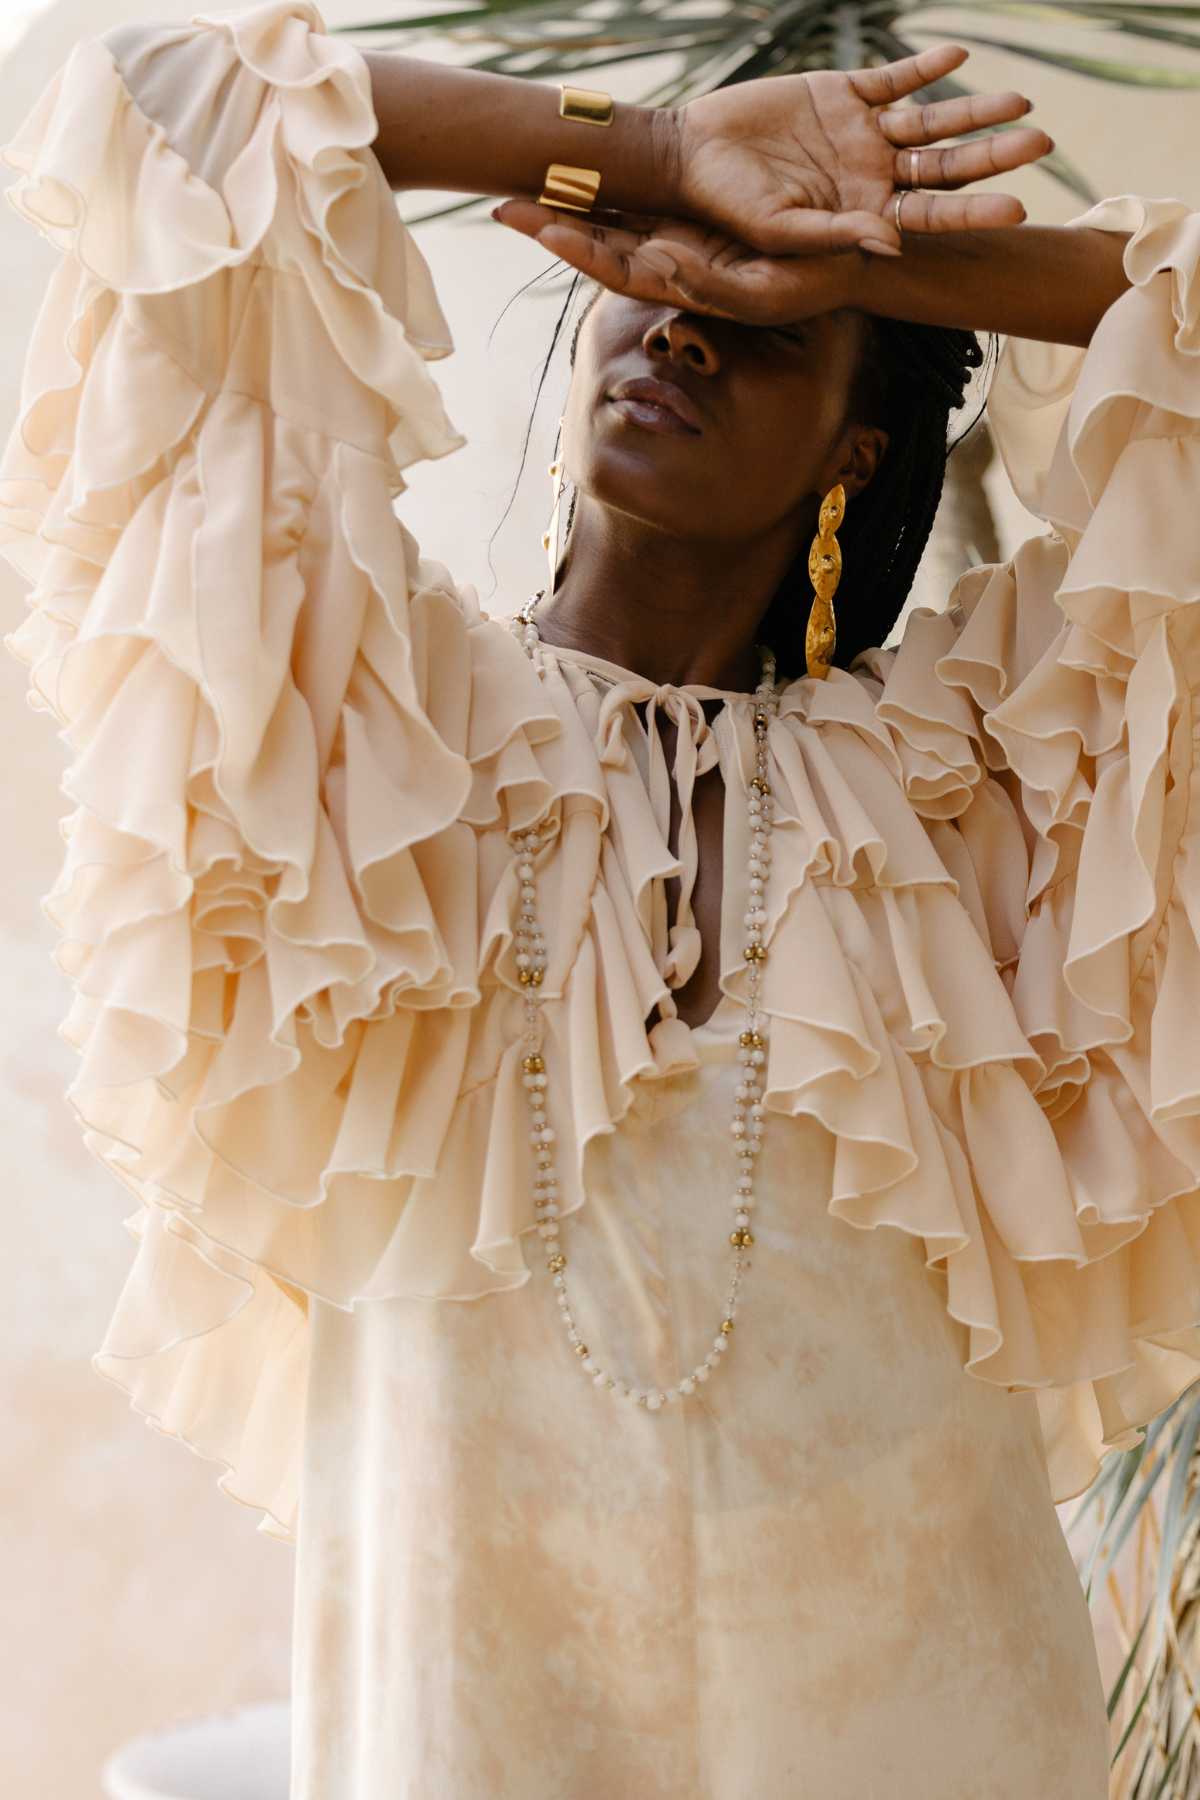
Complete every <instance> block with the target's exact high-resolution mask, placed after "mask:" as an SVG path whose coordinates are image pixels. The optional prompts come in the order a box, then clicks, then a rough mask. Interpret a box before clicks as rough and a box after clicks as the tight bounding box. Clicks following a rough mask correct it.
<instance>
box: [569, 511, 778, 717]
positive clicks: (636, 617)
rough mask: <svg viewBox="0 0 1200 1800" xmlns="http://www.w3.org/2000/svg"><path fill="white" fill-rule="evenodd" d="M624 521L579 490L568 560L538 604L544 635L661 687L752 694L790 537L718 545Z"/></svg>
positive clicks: (762, 536) (766, 534) (765, 535)
mask: <svg viewBox="0 0 1200 1800" xmlns="http://www.w3.org/2000/svg"><path fill="white" fill-rule="evenodd" d="M614 523H616V524H617V527H618V528H616V529H614ZM630 524H631V521H630V520H628V519H627V518H625V517H621V518H620V520H619V522H617V521H614V516H613V515H612V514H611V513H608V512H607V511H606V510H605V509H602V508H600V507H597V506H595V505H594V504H592V503H590V502H588V501H587V498H586V496H583V495H581V496H580V504H579V506H578V507H577V509H576V516H575V520H574V523H573V525H572V528H571V544H570V552H569V555H568V558H567V560H566V562H565V564H564V565H563V566H562V568H561V569H560V571H559V577H558V582H557V585H556V587H555V590H554V593H553V595H552V596H551V595H548V596H547V597H546V599H545V600H543V601H542V603H541V605H540V606H539V607H538V611H537V623H538V631H539V633H540V635H541V636H542V638H543V639H544V640H545V642H546V643H549V644H559V645H562V646H563V647H564V648H568V649H573V650H583V651H586V652H587V654H588V655H591V656H600V657H603V658H604V659H605V660H606V661H608V662H612V663H616V664H617V665H618V667H620V668H623V669H632V670H633V671H634V672H635V673H636V674H638V675H643V676H645V678H646V679H647V680H648V681H653V682H656V683H659V684H663V685H670V686H674V687H686V686H690V685H693V684H700V685H703V686H706V687H714V688H724V689H728V690H730V691H732V692H736V693H749V692H750V691H751V690H752V689H753V688H754V687H755V685H756V684H757V682H758V680H759V676H760V672H761V671H760V661H759V655H758V651H757V649H756V644H757V642H758V632H759V627H760V623H761V620H762V616H763V614H764V613H765V611H766V609H767V607H768V605H769V604H770V601H771V598H772V596H773V595H774V593H775V591H776V589H777V588H778V586H779V583H780V582H781V581H782V579H783V577H784V574H785V573H786V571H787V568H788V566H789V564H790V562H791V561H792V559H793V557H794V556H795V554H796V548H797V545H796V542H795V540H794V537H791V536H789V537H788V538H784V537H783V535H782V533H780V534H775V533H769V532H762V533H759V534H757V535H756V537H755V539H754V540H753V541H750V542H746V541H742V542H738V543H716V544H714V543H712V542H705V541H696V540H689V539H683V538H678V537H673V536H669V535H668V534H667V533H666V532H664V531H661V530H654V529H651V528H649V527H641V526H639V527H638V528H636V529H633V530H631V529H630Z"/></svg>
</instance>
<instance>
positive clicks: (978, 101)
mask: <svg viewBox="0 0 1200 1800" xmlns="http://www.w3.org/2000/svg"><path fill="white" fill-rule="evenodd" d="M1032 109H1033V101H1032V100H1030V99H1027V98H1026V96H1025V95H1024V94H1017V93H1007V94H964V95H963V96H962V97H961V98H960V99H957V100H931V101H930V102H929V104H928V105H927V106H897V107H896V108H895V110H894V111H888V112H881V113H879V114H877V115H876V119H875V123H876V124H877V125H878V127H879V129H880V131H882V133H883V135H884V137H885V138H886V139H887V140H888V142H889V144H895V145H896V147H897V148H898V149H899V148H901V147H903V146H907V145H909V144H936V143H937V141H938V139H939V138H948V137H961V136H962V135H963V133H964V132H967V131H981V130H983V129H984V128H985V127H986V126H988V125H1008V124H1011V123H1012V121H1013V120H1014V119H1022V118H1024V116H1025V114H1026V113H1027V112H1031V111H1032Z"/></svg>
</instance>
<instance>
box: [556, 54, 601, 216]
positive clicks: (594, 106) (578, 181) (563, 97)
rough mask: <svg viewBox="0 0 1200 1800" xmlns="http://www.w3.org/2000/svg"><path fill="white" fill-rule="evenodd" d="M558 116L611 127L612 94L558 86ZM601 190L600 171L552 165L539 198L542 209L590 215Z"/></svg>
mask: <svg viewBox="0 0 1200 1800" xmlns="http://www.w3.org/2000/svg"><path fill="white" fill-rule="evenodd" d="M558 110H559V114H560V116H561V117H562V118H564V119H572V120H574V121H575V122H576V123H577V124H580V125H611V124H612V122H613V111H614V108H613V101H612V95H611V94H604V93H601V92H600V90H599V89H597V88H578V87H564V86H562V85H561V84H560V87H559V96H558ZM599 191H600V171H599V169H580V168H576V167H575V165H574V164H573V163H551V164H550V167H549V168H548V169H547V170H546V174H545V179H544V180H543V182H542V191H541V193H540V194H539V195H538V204H539V205H541V206H557V207H560V208H561V209H562V210H563V211H564V212H583V213H585V212H591V210H592V208H593V206H595V204H596V195H597V194H598V193H599Z"/></svg>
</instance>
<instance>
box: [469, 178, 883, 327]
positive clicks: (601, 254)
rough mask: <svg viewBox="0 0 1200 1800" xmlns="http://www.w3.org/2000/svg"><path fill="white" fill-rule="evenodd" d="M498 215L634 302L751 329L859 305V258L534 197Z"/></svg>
mask: <svg viewBox="0 0 1200 1800" xmlns="http://www.w3.org/2000/svg"><path fill="white" fill-rule="evenodd" d="M492 217H493V218H494V219H498V220H499V222H500V223H501V224H502V225H507V226H508V227H509V228H510V229H511V230H513V231H519V232H520V233H521V234H522V235H523V236H525V237H531V238H534V239H535V240H536V241H537V242H538V243H540V244H541V245H542V246H543V248H544V249H546V250H549V251H550V252H551V254H552V255H554V256H557V257H560V258H561V259H562V261H563V262H566V263H570V265H571V267H572V268H575V269H579V270H580V271H581V272H582V273H583V274H585V275H590V276H591V277H592V279H593V280H594V281H598V282H599V283H600V284H601V286H602V287H606V288H611V289H612V291H613V292H614V293H617V294H628V295H629V296H630V298H631V299H634V300H654V301H665V302H666V303H668V304H669V305H672V306H679V307H683V308H684V309H685V310H686V311H688V312H700V313H711V314H714V315H715V316H717V317H719V318H726V319H737V320H740V321H741V322H742V323H744V324H749V325H765V326H783V325H788V324H794V323H796V322H797V321H798V320H801V319H808V318H812V317H813V315H814V314H816V313H821V312H832V311H833V310H834V309H835V308H837V307H839V306H851V305H854V304H855V288H856V277H857V276H858V274H859V272H860V269H861V264H860V261H859V258H858V257H857V256H853V255H847V254H846V253H845V252H844V251H839V252H833V253H831V254H829V255H826V256H764V255H763V254H762V253H761V252H760V251H758V250H752V249H751V248H750V247H749V245H747V244H742V243H739V242H738V240H737V239H736V238H731V237H728V236H726V234H725V233H724V232H720V231H713V230H710V229H709V228H708V227H707V226H704V225H689V224H684V223H682V222H680V221H679V220H677V219H643V220H634V219H632V218H630V217H629V216H628V215H626V216H625V217H623V218H621V219H620V220H619V222H617V221H614V222H613V223H605V222H602V221H601V219H600V218H599V217H598V216H597V215H594V214H582V213H572V212H556V211H554V210H553V209H552V208H550V207H546V206H542V205H541V204H540V203H539V202H537V201H534V200H505V201H504V202H503V203H502V204H501V205H500V206H498V207H496V208H495V210H494V212H493V214H492Z"/></svg>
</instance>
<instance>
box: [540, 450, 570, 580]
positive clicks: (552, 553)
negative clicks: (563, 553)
mask: <svg viewBox="0 0 1200 1800" xmlns="http://www.w3.org/2000/svg"><path fill="white" fill-rule="evenodd" d="M562 436H563V421H562V420H561V419H560V420H559V421H558V435H557V436H556V438H555V440H554V461H553V462H552V463H551V464H550V467H549V475H550V479H551V481H552V482H553V483H554V504H553V506H552V508H551V511H550V523H549V525H548V526H547V527H546V530H545V531H543V533H542V549H543V550H544V551H545V552H546V560H547V562H548V563H549V565H550V585H549V587H548V588H547V589H546V595H547V598H549V597H550V596H551V595H552V594H553V593H554V584H555V582H556V581H557V579H558V520H559V513H560V511H561V509H562V493H563V488H564V487H565V485H566V474H565V467H564V465H565V456H564V451H563V441H562Z"/></svg>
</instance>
